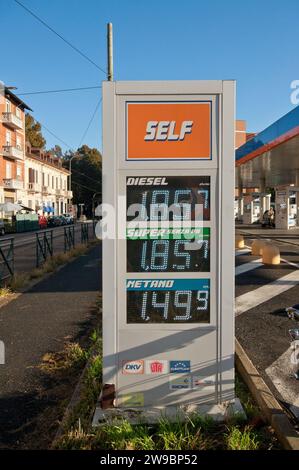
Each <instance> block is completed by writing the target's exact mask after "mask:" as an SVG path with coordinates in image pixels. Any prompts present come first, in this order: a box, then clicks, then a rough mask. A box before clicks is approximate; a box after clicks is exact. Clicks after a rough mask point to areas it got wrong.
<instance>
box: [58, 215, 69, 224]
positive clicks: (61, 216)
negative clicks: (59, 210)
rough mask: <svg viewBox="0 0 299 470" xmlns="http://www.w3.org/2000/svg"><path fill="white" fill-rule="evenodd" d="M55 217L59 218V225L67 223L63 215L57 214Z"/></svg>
mask: <svg viewBox="0 0 299 470" xmlns="http://www.w3.org/2000/svg"><path fill="white" fill-rule="evenodd" d="M57 218H58V219H59V220H60V225H67V223H68V222H67V218H66V217H65V216H64V215H58V216H57Z"/></svg>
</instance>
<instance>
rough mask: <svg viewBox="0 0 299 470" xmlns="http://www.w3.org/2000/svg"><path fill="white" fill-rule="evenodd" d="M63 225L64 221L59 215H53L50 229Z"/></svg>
mask: <svg viewBox="0 0 299 470" xmlns="http://www.w3.org/2000/svg"><path fill="white" fill-rule="evenodd" d="M60 225H62V221H61V219H60V218H59V216H57V215H53V216H51V217H49V218H48V227H50V228H51V227H59V226H60Z"/></svg>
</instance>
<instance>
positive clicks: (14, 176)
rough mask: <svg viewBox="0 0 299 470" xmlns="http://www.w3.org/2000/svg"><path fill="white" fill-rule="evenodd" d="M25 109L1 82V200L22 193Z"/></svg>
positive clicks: (19, 197) (12, 199) (10, 199)
mask: <svg viewBox="0 0 299 470" xmlns="http://www.w3.org/2000/svg"><path fill="white" fill-rule="evenodd" d="M25 110H29V111H31V109H30V108H29V106H27V105H26V103H24V102H23V101H22V100H20V99H19V98H18V97H17V96H16V95H14V94H13V93H12V92H11V91H10V90H9V89H7V88H6V87H4V86H3V85H2V86H1V84H0V202H1V203H4V202H18V201H21V200H22V199H23V198H24V196H25V186H24V176H25V175H24V162H25Z"/></svg>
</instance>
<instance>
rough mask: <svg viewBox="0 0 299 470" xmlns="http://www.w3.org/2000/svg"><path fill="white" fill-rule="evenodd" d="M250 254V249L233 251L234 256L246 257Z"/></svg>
mask: <svg viewBox="0 0 299 470" xmlns="http://www.w3.org/2000/svg"><path fill="white" fill-rule="evenodd" d="M250 252H251V249H250V248H240V250H236V251H235V256H240V255H247V254H248V253H250Z"/></svg>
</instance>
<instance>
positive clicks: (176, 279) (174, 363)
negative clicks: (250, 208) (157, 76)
mask: <svg viewBox="0 0 299 470" xmlns="http://www.w3.org/2000/svg"><path fill="white" fill-rule="evenodd" d="M103 90H104V95H103V106H104V109H103V113H104V114H103V116H104V134H103V202H104V203H105V204H106V205H107V206H108V205H110V206H112V207H113V211H112V215H111V217H110V218H111V219H112V220H113V221H114V223H115V227H116V229H117V230H115V231H114V232H113V233H117V235H116V236H115V238H113V239H108V238H107V237H106V238H104V237H103V335H104V339H103V383H104V384H108V385H114V387H115V400H114V405H115V406H116V407H120V408H122V407H124V408H127V407H134V408H146V409H149V408H151V407H153V408H156V407H160V408H164V407H167V406H177V405H178V406H181V405H188V404H190V403H192V405H194V406H195V405H196V406H197V405H198V406H201V404H206V405H211V406H217V404H219V403H222V402H224V401H225V402H226V401H227V400H230V399H233V398H234V331H233V301H234V296H233V285H234V275H233V264H234V256H233V252H234V246H233V223H234V219H233V216H234V212H233V209H234V208H233V202H234V201H233V189H234V173H233V172H234V160H233V155H234V112H233V108H234V96H233V85H232V83H229V82H223V81H216V82H197V81H195V82H186V83H184V82H173V83H172V82H157V83H155V82H154V83H151V82H144V83H143V82H137V83H134V82H128V83H123V82H117V83H104V84H103ZM224 175H225V177H224ZM103 219H104V218H103ZM107 220H108V219H107V218H106V219H105V220H103V221H102V226H103V227H105V224H107ZM211 377H212V378H213V383H212V384H210V381H211ZM206 384H208V385H209V386H206ZM136 397H137V398H136Z"/></svg>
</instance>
